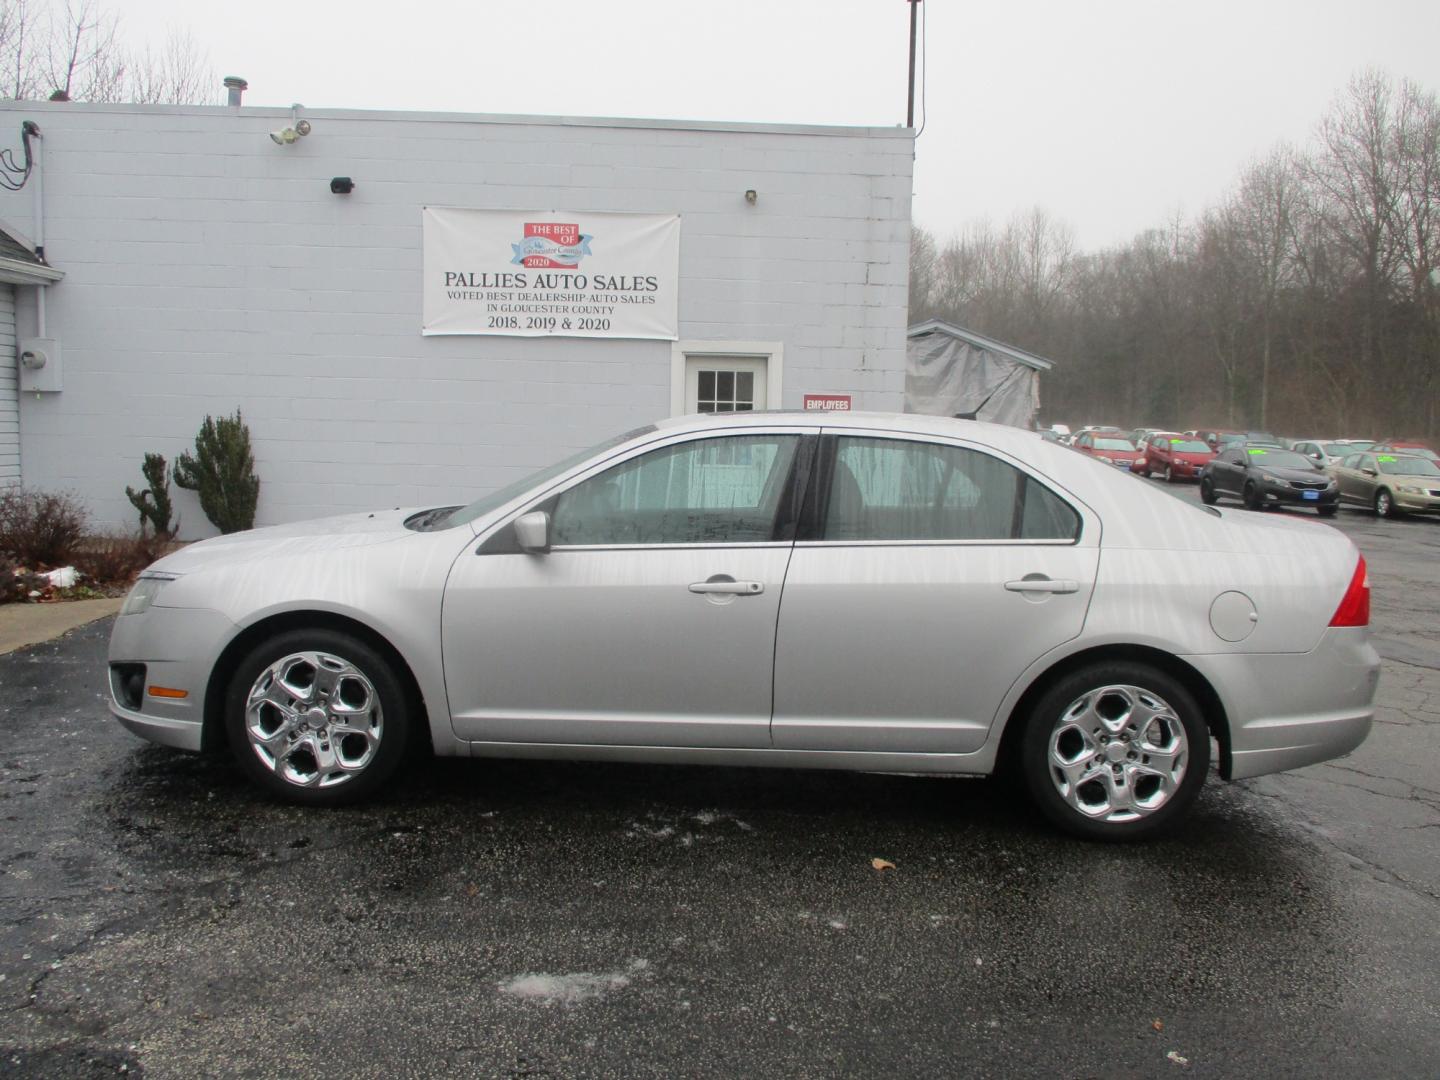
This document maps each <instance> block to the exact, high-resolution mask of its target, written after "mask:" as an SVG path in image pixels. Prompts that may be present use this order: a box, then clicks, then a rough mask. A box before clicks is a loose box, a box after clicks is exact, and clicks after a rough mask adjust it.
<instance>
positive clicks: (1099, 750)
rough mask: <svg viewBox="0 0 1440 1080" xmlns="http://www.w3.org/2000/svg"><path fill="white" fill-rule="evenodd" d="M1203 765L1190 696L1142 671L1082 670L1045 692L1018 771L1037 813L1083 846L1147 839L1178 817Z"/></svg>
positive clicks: (1204, 737) (1203, 748)
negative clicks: (1078, 838)
mask: <svg viewBox="0 0 1440 1080" xmlns="http://www.w3.org/2000/svg"><path fill="white" fill-rule="evenodd" d="M1209 766H1210V736H1209V732H1208V731H1207V729H1206V727H1205V721H1204V718H1203V717H1202V716H1201V713H1200V707H1199V706H1198V705H1197V704H1196V702H1195V699H1194V697H1193V696H1192V695H1191V694H1190V692H1189V691H1188V690H1186V689H1185V687H1184V686H1182V685H1181V684H1180V683H1179V682H1178V681H1176V680H1175V679H1173V678H1172V677H1171V676H1169V675H1167V674H1165V673H1164V672H1162V671H1160V670H1158V669H1156V668H1152V667H1150V666H1148V665H1145V664H1138V663H1130V662H1128V661H1117V662H1110V663H1100V664H1094V665H1090V666H1087V667H1084V668H1081V669H1079V670H1078V671H1075V672H1072V673H1071V674H1069V675H1066V676H1065V677H1063V678H1062V679H1060V680H1059V681H1058V682H1057V683H1055V685H1053V686H1052V687H1050V688H1049V689H1048V690H1047V691H1046V692H1045V693H1044V694H1043V695H1042V696H1041V698H1040V700H1039V701H1038V702H1036V704H1035V707H1034V709H1033V710H1032V711H1031V713H1030V715H1029V717H1028V718H1027V723H1026V727H1025V731H1024V736H1023V741H1022V744H1021V771H1022V773H1023V775H1024V777H1025V783H1026V787H1027V788H1028V789H1029V791H1030V795H1031V797H1032V798H1033V799H1034V800H1035V803H1036V805H1037V806H1038V807H1039V809H1040V811H1041V812H1042V813H1043V814H1044V815H1045V816H1046V817H1047V818H1048V819H1049V820H1050V821H1051V822H1053V823H1054V824H1055V825H1057V826H1059V827H1060V828H1061V829H1064V830H1065V831H1067V832H1071V833H1074V834H1076V835H1078V836H1082V837H1085V838H1087V839H1091V840H1138V839H1142V838H1147V837H1152V836H1156V835H1158V834H1160V833H1162V832H1164V831H1166V830H1167V829H1170V828H1172V827H1174V825H1175V824H1176V823H1177V822H1179V821H1180V819H1181V818H1183V817H1184V815H1185V813H1186V811H1187V810H1188V809H1189V807H1190V805H1191V804H1192V803H1193V802H1194V801H1195V797H1196V795H1198V794H1199V791H1200V788H1201V786H1202V785H1203V784H1204V782H1205V774H1206V772H1207V771H1208V769H1209Z"/></svg>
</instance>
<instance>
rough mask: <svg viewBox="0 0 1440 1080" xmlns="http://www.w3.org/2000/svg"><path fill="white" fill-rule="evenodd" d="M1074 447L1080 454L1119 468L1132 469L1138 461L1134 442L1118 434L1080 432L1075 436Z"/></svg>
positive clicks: (1138, 457) (1137, 452) (1138, 455)
mask: <svg viewBox="0 0 1440 1080" xmlns="http://www.w3.org/2000/svg"><path fill="white" fill-rule="evenodd" d="M1074 447H1075V449H1076V450H1079V451H1080V453H1082V454H1087V455H1089V456H1090V457H1093V458H1095V459H1096V460H1097V461H1103V462H1105V464H1107V465H1114V466H1117V467H1118V468H1121V469H1133V468H1135V466H1136V464H1137V463H1138V462H1139V461H1140V451H1138V450H1136V449H1135V444H1134V443H1132V442H1131V441H1130V440H1129V439H1127V438H1124V437H1123V436H1120V435H1102V434H1099V433H1098V432H1094V431H1086V432H1082V433H1081V434H1080V435H1079V436H1077V437H1076V439H1075V443H1074Z"/></svg>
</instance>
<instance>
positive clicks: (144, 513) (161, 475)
mask: <svg viewBox="0 0 1440 1080" xmlns="http://www.w3.org/2000/svg"><path fill="white" fill-rule="evenodd" d="M140 474H141V475H142V476H144V477H145V482H146V484H147V486H146V488H145V489H144V490H143V491H136V490H135V489H134V488H132V487H128V486H127V487H126V488H125V495H126V497H128V498H129V500H130V505H131V506H133V507H135V509H136V510H139V511H140V531H141V532H142V533H143V532H144V531H145V525H146V524H147V523H149V525H150V527H151V528H152V529H154V530H155V535H156V536H163V537H166V538H169V537H171V536H173V535H174V532H173V531H172V530H171V528H170V477H169V471H168V469H167V468H166V465H165V455H164V454H146V455H145V464H143V465H142V466H140Z"/></svg>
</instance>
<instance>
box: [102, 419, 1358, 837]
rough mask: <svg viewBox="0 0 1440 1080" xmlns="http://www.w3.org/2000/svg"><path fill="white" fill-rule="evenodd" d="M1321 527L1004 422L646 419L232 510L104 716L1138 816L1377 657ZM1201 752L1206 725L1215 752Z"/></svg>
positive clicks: (129, 603)
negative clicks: (1014, 800)
mask: <svg viewBox="0 0 1440 1080" xmlns="http://www.w3.org/2000/svg"><path fill="white" fill-rule="evenodd" d="M1369 609H1370V588H1369V582H1368V580H1367V577H1366V570H1365V563H1364V560H1363V559H1361V557H1360V555H1359V553H1358V552H1357V550H1356V549H1355V547H1354V545H1353V544H1352V543H1351V542H1350V541H1349V540H1348V539H1347V538H1346V537H1345V536H1343V535H1342V534H1340V533H1338V532H1336V531H1335V530H1333V529H1330V528H1328V527H1326V526H1323V525H1318V524H1315V523H1313V522H1307V521H1303V520H1296V519H1293V518H1287V517H1284V516H1275V515H1256V514H1247V513H1244V512H1241V511H1229V512H1222V511H1219V510H1214V509H1206V508H1202V507H1199V506H1195V505H1192V504H1188V503H1185V502H1183V501H1181V500H1179V499H1176V498H1174V497H1173V496H1171V495H1168V494H1166V493H1165V492H1164V491H1163V490H1160V489H1156V488H1152V487H1151V486H1149V485H1146V484H1137V483H1136V482H1135V481H1134V480H1133V479H1132V478H1131V477H1129V476H1128V475H1127V474H1126V473H1124V472H1122V471H1119V470H1117V469H1114V468H1112V467H1110V466H1108V465H1105V464H1102V463H1099V462H1097V461H1095V460H1093V459H1090V458H1087V457H1085V456H1083V455H1081V454H1076V453H1074V452H1073V451H1071V450H1068V449H1066V448H1064V447H1061V446H1057V445H1053V444H1050V443H1046V442H1045V441H1043V440H1042V439H1040V438H1039V436H1037V435H1035V434H1033V433H1030V432H1025V431H1021V430H1018V429H1014V428H1007V427H999V426H992V425H988V424H982V423H977V422H974V421H961V420H949V419H941V418H938V417H919V416H887V415H878V414H877V415H866V414H860V413H852V414H846V415H845V416H844V417H843V418H840V417H827V418H817V417H814V416H813V415H807V414H786V413H752V414H733V413H732V414H721V415H715V416H708V417H690V418H686V419H679V420H667V421H664V422H662V423H660V424H657V425H655V426H653V427H647V428H644V429H642V430H639V431H635V432H631V433H629V434H627V435H625V436H623V437H621V438H619V439H615V440H612V441H610V442H608V443H606V444H604V445H601V446H598V447H596V448H594V449H591V450H588V451H585V452H583V453H581V454H577V455H575V456H574V457H571V458H569V459H567V460H565V461H562V462H560V463H558V464H556V465H554V466H552V467H550V468H547V469H543V470H541V471H540V472H538V473H536V474H535V475H533V476H531V477H529V478H527V479H526V480H523V481H521V482H519V483H517V484H515V485H512V486H511V487H508V488H505V489H503V490H501V491H497V492H495V493H494V494H492V495H489V496H487V497H486V498H483V499H481V500H479V501H478V502H474V503H471V504H470V505H468V506H461V507H440V508H431V509H418V510H403V511H402V510H397V511H392V512H377V513H373V514H356V515H351V516H346V517H337V518H331V519H327V520H322V521H311V522H305V523H303V524H297V525H284V526H277V527H273V528H265V529H256V530H254V531H251V532H245V533H238V534H234V535H230V536H222V537H218V538H216V539H212V540H205V541H202V542H200V543H196V544H192V545H190V546H189V547H186V548H184V549H183V550H181V551H177V552H175V553H174V554H171V555H168V556H166V557H165V558H163V559H161V560H160V561H159V562H157V563H155V564H154V565H153V566H151V567H150V568H149V569H148V570H147V571H146V572H145V573H144V574H143V575H142V577H141V578H140V580H139V582H138V584H137V585H136V586H135V588H134V590H133V591H132V592H131V593H130V595H129V597H128V598H127V600H126V601H125V606H124V609H123V611H122V612H121V614H120V616H119V618H118V619H117V620H116V622H115V628H114V631H113V634H112V637H111V643H110V692H111V699H112V700H111V709H112V711H113V712H114V713H115V715H116V716H117V717H118V718H119V720H120V722H121V723H123V724H124V725H125V726H126V727H127V728H129V729H130V730H131V731H133V732H135V733H136V734H138V735H140V736H142V737H144V738H147V739H150V740H152V741H154V742H158V743H162V744H164V745H167V746H172V747H178V748H181V749H184V750H192V751H199V750H204V749H210V748H221V747H228V748H229V749H230V751H231V752H233V754H234V756H235V758H236V760H237V761H238V762H239V764H240V767H241V769H242V770H243V771H244V772H245V773H247V774H248V775H249V776H250V777H251V778H253V779H254V780H255V781H256V782H257V783H259V784H261V785H263V786H264V787H265V788H267V789H268V790H269V791H270V792H272V793H273V794H275V795H277V796H280V797H282V798H286V799H290V800H292V801H295V802H299V803H304V804H309V805H314V806H328V805H333V804H337V803H341V802H348V801H353V800H356V799H360V798H363V797H365V796H368V795H371V794H372V793H374V792H375V791H376V790H377V789H379V788H380V787H381V786H382V785H383V784H385V783H386V781H387V780H389V779H390V778H391V777H392V776H393V775H394V773H395V770H396V768H397V766H398V765H399V764H400V762H401V761H402V759H403V758H404V757H405V756H406V752H407V750H409V749H412V748H416V747H421V748H424V747H428V748H430V749H432V750H433V751H434V753H436V754H441V755H451V756H461V757H464V756H472V757H511V758H542V759H552V758H585V759H592V760H610V761H616V760H624V761H641V762H689V763H714V764H723V765H770V766H781V767H786V768H826V769H858V770H884V771H890V772H911V773H952V774H989V773H993V772H996V771H998V770H1000V769H1002V768H1013V770H1014V775H1016V776H1018V777H1019V778H1020V779H1021V781H1022V782H1023V784H1024V785H1025V787H1026V788H1027V789H1028V791H1029V793H1030V794H1031V795H1032V796H1033V798H1034V800H1035V802H1036V803H1037V804H1038V806H1039V808H1040V809H1041V811H1042V812H1043V813H1044V814H1045V815H1046V816H1047V817H1048V818H1049V819H1050V820H1051V821H1052V822H1054V823H1055V824H1056V825H1058V826H1060V827H1061V828H1064V829H1067V830H1069V831H1070V832H1073V833H1077V834H1079V835H1082V836H1085V837H1090V838H1097V839H1116V840H1120V839H1133V838H1138V837H1142V836H1149V835H1154V834H1156V833H1159V832H1161V831H1163V830H1165V829H1167V828H1170V827H1172V826H1173V825H1175V823H1177V822H1178V821H1179V820H1181V819H1182V818H1183V816H1184V815H1185V813H1186V811H1187V810H1188V809H1189V808H1190V807H1191V806H1192V804H1193V803H1194V801H1195V798H1196V794H1197V793H1198V792H1199V790H1200V787H1201V785H1202V784H1203V783H1204V782H1205V780H1206V776H1207V773H1208V772H1209V771H1210V765H1211V762H1212V756H1213V757H1214V758H1215V760H1216V761H1217V764H1218V772H1219V775H1220V776H1221V777H1223V778H1224V779H1227V780H1234V779H1239V778H1242V777H1250V776H1257V775H1259V774H1262V773H1269V772H1275V771H1278V770H1282V769H1293V768H1296V767H1298V766H1302V765H1308V764H1310V763H1312V762H1317V761H1324V760H1326V759H1329V758H1334V757H1338V756H1340V755H1342V754H1345V753H1347V752H1349V751H1350V750H1352V749H1353V748H1354V747H1356V746H1357V745H1359V743H1360V742H1361V740H1363V739H1364V738H1365V735H1366V733H1367V732H1368V731H1369V729H1370V723H1371V717H1372V713H1373V707H1374V706H1373V701H1374V695H1375V683H1376V675H1377V671H1378V666H1379V661H1378V657H1377V655H1376V653H1375V651H1374V649H1373V648H1372V647H1371V644H1370V640H1369V621H1370V611H1369ZM1212 747H1213V749H1212Z"/></svg>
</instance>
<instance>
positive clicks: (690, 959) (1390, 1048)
mask: <svg viewBox="0 0 1440 1080" xmlns="http://www.w3.org/2000/svg"><path fill="white" fill-rule="evenodd" d="M1184 494H1185V496H1186V497H1193V490H1191V491H1186V492H1185V493H1184ZM1226 512H1235V513H1240V512H1243V511H1240V510H1239V509H1238V508H1234V507H1226ZM1335 524H1336V526H1337V527H1338V528H1340V529H1342V530H1344V531H1345V532H1347V533H1348V534H1349V535H1351V536H1352V537H1353V538H1354V539H1355V541H1356V542H1357V543H1358V544H1359V546H1360V548H1361V550H1362V551H1363V552H1364V554H1365V556H1366V558H1367V559H1368V560H1369V564H1370V568H1371V580H1372V584H1373V587H1374V606H1373V623H1374V627H1375V632H1376V638H1377V643H1378V646H1379V648H1380V650H1381V652H1382V654H1383V655H1384V656H1385V658H1386V663H1385V670H1384V674H1383V677H1382V681H1381V685H1380V696H1379V702H1380V711H1379V714H1378V721H1379V722H1378V723H1377V725H1376V727H1375V730H1374V732H1373V734H1372V735H1371V737H1370V739H1369V740H1368V741H1367V742H1366V743H1365V745H1363V746H1362V747H1361V748H1360V749H1359V750H1358V751H1357V752H1356V753H1354V754H1353V755H1351V756H1350V757H1349V758H1347V759H1344V760H1341V761H1338V762H1334V763H1331V764H1326V765H1320V766H1316V767H1313V768H1309V769H1305V770H1302V771H1300V772H1296V773H1292V774H1286V775H1281V776H1273V777H1264V778H1261V779H1258V780H1253V781H1244V782H1240V783H1236V784H1228V785H1227V784H1224V783H1223V782H1220V781H1218V780H1215V781H1214V782H1212V783H1211V784H1210V785H1208V786H1207V788H1206V790H1205V792H1204V793H1203V794H1202V797H1201V803H1200V805H1199V807H1198V810H1197V813H1195V814H1194V816H1193V818H1192V820H1191V821H1190V823H1189V824H1188V825H1187V826H1186V827H1185V828H1184V830H1183V831H1182V832H1181V833H1179V834H1178V835H1177V836H1175V837H1174V838H1172V839H1168V840H1165V841H1163V842H1158V843H1152V844H1148V845H1138V846H1129V847H1113V846H1097V845H1090V844H1085V843H1081V842H1078V841H1074V840H1070V839H1066V838H1063V837H1060V836H1058V835H1055V834H1054V833H1052V832H1050V831H1049V830H1048V829H1047V828H1046V827H1045V826H1044V825H1043V824H1041V823H1040V821H1039V820H1038V819H1037V818H1036V817H1035V816H1034V815H1032V814H1031V812H1030V811H1029V810H1028V809H1027V808H1026V806H1025V805H1024V803H1023V802H1021V801H1020V800H1019V799H1018V797H1015V796H1012V794H1011V793H1010V792H1009V791H1008V790H1007V789H1006V788H1005V787H1004V786H1003V785H1002V784H1000V783H999V782H995V781H978V780H953V779H935V778H923V779H922V778H913V777H901V776H856V775H846V774H825V773H813V772H805V773H801V772H789V771H770V770H754V771H739V770H729V769H699V768H686V767H654V766H611V765H579V764H549V763H529V762H483V761H475V762H438V763H433V764H429V765H426V766H424V767H421V768H418V769H416V770H414V771H413V772H411V773H410V774H409V775H407V776H406V777H405V779H404V780H403V782H402V783H401V784H400V785H399V786H398V789H397V790H395V791H394V792H393V793H392V794H391V795H390V796H389V797H387V798H386V799H385V800H383V801H381V802H379V803H375V804H371V805H368V806H365V807H361V808H356V809H347V810H343V811H331V812H314V811H310V812H305V811H300V810H296V809H292V808H288V807H283V806H278V805H275V804H271V803H268V802H266V801H264V800H263V799H262V798H261V797H260V795H259V794H258V792H256V791H254V790H252V789H250V788H249V787H247V786H246V785H245V784H244V783H242V781H241V780H240V778H239V777H238V776H237V774H236V773H235V771H234V770H233V769H232V768H231V767H230V766H229V765H228V763H227V762H225V761H223V760H209V759H202V758H198V757H192V756H188V755H184V754H180V753H176V752H172V751H168V750H164V749H161V748H158V747H153V746H149V745H147V744H145V743H142V742H141V741H139V740H138V739H135V738H134V737H132V736H130V735H129V734H127V733H126V732H124V731H123V730H122V729H121V728H120V727H119V726H118V725H117V724H115V723H114V722H113V721H112V720H111V719H110V718H109V715H108V713H107V712H106V710H105V705H104V700H103V696H102V678H103V662H104V656H105V645H106V639H107V635H108V632H109V626H110V622H109V620H106V621H103V622H100V623H97V624H94V625H92V626H90V627H87V628H85V629H83V630H81V631H78V632H76V633H74V634H72V635H70V636H69V637H67V638H65V639H62V640H60V641H57V642H52V643H50V644H47V645H40V646H35V647H32V648H30V649H26V650H22V651H19V652H16V653H12V654H10V655H7V656H0V689H3V693H0V820H3V829H0V1076H5V1075H25V1076H90V1075H117V1074H121V1073H123V1074H125V1075H130V1076H137V1075H147V1076H154V1077H181V1076H184V1077H190V1076H196V1075H237V1076H278V1075H285V1076H302V1077H303V1076H317V1077H318V1076H327V1077H328V1076H332V1075H339V1074H349V1075H354V1076H377V1077H378V1076H385V1077H391V1076H412V1075H414V1076H419V1075H425V1076H429V1075H458V1076H506V1077H512V1076H513V1077H545V1076H557V1077H568V1076H597V1077H600V1076H654V1077H676V1076H746V1077H748V1076H779V1075H787V1076H881V1075H884V1076H895V1075H899V1076H921V1075H923V1076H936V1075H976V1076H986V1075H992V1076H1011V1075H1046V1076H1106V1077H1112V1076H1177V1077H1178V1076H1185V1075H1194V1076H1244V1075H1253V1076H1307V1077H1308V1076H1315V1075H1325V1076H1359V1075H1365V1076H1369V1075H1385V1076H1393V1077H1400V1076H1416V1077H1421V1076H1423V1077H1433V1076H1434V1075H1436V1074H1437V1072H1440V1027H1437V1021H1440V974H1437V973H1440V939H1437V935H1436V934H1435V926H1436V921H1437V914H1440V779H1437V778H1436V775H1437V768H1440V559H1437V555H1440V521H1427V520H1408V519H1402V520H1398V521H1377V520H1376V519H1374V518H1373V517H1371V516H1369V515H1364V514H1357V513H1353V512H1350V511H1342V512H1341V514H1340V516H1339V517H1338V518H1337V519H1336V522H1335ZM1316 527H1317V528H1320V527H1325V526H1322V525H1319V524H1318V523H1317V525H1316ZM876 859H881V860H885V861H886V862H888V863H890V864H893V869H879V870H877V869H876V868H875V866H874V864H873V862H872V860H876Z"/></svg>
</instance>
